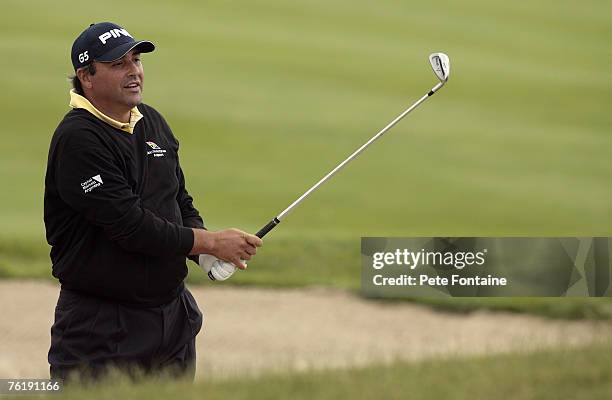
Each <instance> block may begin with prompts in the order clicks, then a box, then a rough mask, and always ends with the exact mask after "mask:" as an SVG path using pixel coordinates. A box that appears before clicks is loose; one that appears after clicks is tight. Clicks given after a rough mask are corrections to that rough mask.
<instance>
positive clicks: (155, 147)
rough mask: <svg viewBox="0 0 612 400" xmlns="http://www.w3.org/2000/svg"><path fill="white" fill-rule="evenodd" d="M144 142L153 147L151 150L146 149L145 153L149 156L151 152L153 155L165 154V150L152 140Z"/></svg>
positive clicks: (161, 155) (160, 155)
mask: <svg viewBox="0 0 612 400" xmlns="http://www.w3.org/2000/svg"><path fill="white" fill-rule="evenodd" d="M145 143H146V144H148V145H149V147H150V148H151V149H153V150H149V151H147V155H148V156H150V155H151V154H152V155H153V157H163V156H165V153H166V150H164V149H162V148H161V147H159V146H158V145H157V144H155V143H153V142H145Z"/></svg>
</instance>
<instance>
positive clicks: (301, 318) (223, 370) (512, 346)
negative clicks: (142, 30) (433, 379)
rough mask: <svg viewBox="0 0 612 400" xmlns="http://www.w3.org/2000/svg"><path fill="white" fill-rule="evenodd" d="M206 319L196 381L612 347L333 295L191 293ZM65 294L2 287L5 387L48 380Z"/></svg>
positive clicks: (570, 332) (479, 317) (592, 336)
mask: <svg viewBox="0 0 612 400" xmlns="http://www.w3.org/2000/svg"><path fill="white" fill-rule="evenodd" d="M190 290H191V291H192V293H193V295H194V297H195V298H196V300H197V301H198V304H199V305H200V308H201V309H202V311H203V312H204V317H205V321H204V327H203V330H202V332H200V334H199V335H198V339H197V351H198V372H197V376H198V378H200V379H201V378H206V379H210V378H223V377H228V376H235V375H257V374H260V373H262V372H268V371H280V370H288V369H289V370H298V371H299V370H306V369H312V368H314V369H317V368H336V367H347V366H361V365H367V364H371V363H386V362H392V361H394V360H423V359H428V358H440V357H445V358H446V357H456V356H466V355H475V354H492V353H501V352H516V351H521V352H526V351H533V350H537V349H542V348H548V347H553V346H564V347H567V346H578V345H584V344H587V343H590V342H593V341H597V340H599V339H604V338H610V337H612V324H609V323H596V322H589V321H554V320H547V319H543V318H538V317H532V316H526V315H513V314H507V313H490V312H478V313H473V314H469V315H460V314H450V313H443V312H439V311H433V310H431V309H428V308H426V307H422V306H418V305H413V304H407V303H394V304H389V303H382V302H373V301H367V300H364V299H361V298H359V297H357V296H354V295H352V294H350V293H347V292H344V291H339V290H331V289H278V290H277V289H257V288H236V287H230V286H223V285H215V286H211V285H207V286H203V287H194V288H191V289H190ZM58 293H59V286H58V285H56V284H53V283H49V282H37V281H36V282H35V281H0V301H1V304H2V305H3V310H4V312H3V318H2V320H1V321H0V377H2V378H25V377H30V378H34V377H41V378H42V377H48V364H47V351H48V348H49V343H50V328H51V324H52V322H53V309H54V307H55V302H56V301H57V296H58Z"/></svg>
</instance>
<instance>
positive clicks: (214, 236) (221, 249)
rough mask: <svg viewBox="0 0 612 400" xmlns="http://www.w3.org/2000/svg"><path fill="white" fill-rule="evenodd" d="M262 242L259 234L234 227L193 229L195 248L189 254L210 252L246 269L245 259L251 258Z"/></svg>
mask: <svg viewBox="0 0 612 400" xmlns="http://www.w3.org/2000/svg"><path fill="white" fill-rule="evenodd" d="M262 244H263V241H262V240H261V239H260V238H258V237H257V236H255V235H251V234H249V233H246V232H243V231H241V230H238V229H234V228H231V229H224V230H222V231H218V232H211V231H206V230H204V229H193V248H192V249H191V252H190V253H189V254H210V255H213V256H215V257H217V258H218V259H220V260H224V261H227V262H230V263H232V264H234V265H235V266H236V267H238V268H240V269H245V268H246V267H247V266H246V264H245V263H244V261H245V260H250V259H251V257H252V256H254V255H255V254H256V253H257V247H260V246H261V245H262Z"/></svg>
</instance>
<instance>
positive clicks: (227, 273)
mask: <svg viewBox="0 0 612 400" xmlns="http://www.w3.org/2000/svg"><path fill="white" fill-rule="evenodd" d="M198 264H199V265H200V267H202V269H203V270H204V272H206V274H207V275H208V277H209V278H210V279H211V280H213V281H224V280H226V279H229V278H230V277H231V276H232V275H234V272H236V270H237V269H238V268H236V266H235V265H234V264H232V263H229V262H227V261H223V260H219V259H218V258H217V257H215V256H211V255H210V254H200V258H199V262H198Z"/></svg>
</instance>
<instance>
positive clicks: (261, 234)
mask: <svg viewBox="0 0 612 400" xmlns="http://www.w3.org/2000/svg"><path fill="white" fill-rule="evenodd" d="M443 85H444V83H442V82H440V83H438V84H437V85H436V86H434V87H433V88H432V89H431V90H430V91H429V92H428V93H427V94H425V95H424V96H423V97H421V98H420V99H419V100H417V101H416V102H415V103H414V104H413V105H411V106H410V107H408V108H407V109H406V110H404V111H403V112H402V113H401V114H400V115H398V116H397V117H396V118H395V119H394V120H393V121H391V122H390V123H389V124H388V125H387V126H385V127H384V128H382V129H381V130H380V131H379V132H378V133H377V134H376V135H374V136H373V137H372V138H371V139H370V140H368V141H367V142H365V143H364V144H363V145H362V146H361V147H359V148H358V149H357V150H355V151H354V152H353V153H352V154H351V155H350V156H348V157H347V158H346V159H345V160H344V161H342V162H341V163H340V164H338V165H337V166H336V167H335V168H334V169H332V170H331V171H329V172H328V173H327V175H325V176H324V177H323V178H321V179H320V180H319V181H318V182H317V183H315V184H314V185H313V186H312V187H311V188H310V189H308V190H307V191H306V192H304V194H302V195H301V196H300V197H299V198H298V199H297V200H295V201H294V202H293V203H291V204H290V205H289V207H287V208H285V209H284V210H283V211H282V212H281V213H280V214H278V215H277V216H276V217H275V218H273V219H272V220H271V221H270V222H268V224H266V226H264V227H263V228H261V229H260V230H259V232H257V233H256V235H257V236H258V237H260V238H262V237H264V236H265V235H266V234H267V233H268V232H270V231H271V230H272V229H274V227H276V225H278V224H279V223H280V222H281V220H282V219H283V218H284V217H286V216H287V214H289V213H290V212H291V211H293V209H294V208H296V207H297V206H298V205H300V203H301V202H303V201H304V200H305V199H306V198H308V196H310V195H311V194H312V193H313V192H314V191H315V190H317V189H318V188H319V187H321V186H322V185H323V184H324V183H325V182H327V181H328V180H329V179H331V177H333V176H334V175H335V174H336V173H338V171H340V170H341V169H342V168H344V167H345V166H346V165H347V164H348V163H350V162H351V161H353V160H354V159H355V158H356V157H357V156H358V155H359V154H361V153H362V152H363V151H364V150H365V149H367V148H368V147H369V146H370V145H371V144H372V143H374V142H375V141H377V140H378V139H380V138H381V137H382V136H383V135H384V134H385V133H387V131H388V130H389V129H391V128H393V126H395V125H396V124H397V123H398V122H399V121H401V120H402V118H404V117H405V116H406V115H408V114H409V113H410V112H411V111H412V110H414V109H415V108H417V107H418V106H419V105H421V103H423V102H424V101H425V100H427V99H428V98H429V97H431V96H432V95H433V94H434V93H435V92H437V91H438V89H440V88H441V87H442V86H443Z"/></svg>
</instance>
